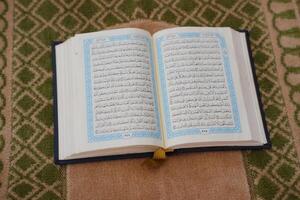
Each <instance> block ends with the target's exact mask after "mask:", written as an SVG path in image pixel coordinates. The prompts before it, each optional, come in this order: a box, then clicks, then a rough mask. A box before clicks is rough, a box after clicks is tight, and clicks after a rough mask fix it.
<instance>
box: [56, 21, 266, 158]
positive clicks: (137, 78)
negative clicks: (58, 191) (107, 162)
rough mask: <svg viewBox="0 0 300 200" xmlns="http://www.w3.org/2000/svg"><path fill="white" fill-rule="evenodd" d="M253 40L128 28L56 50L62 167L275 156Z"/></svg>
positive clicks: (228, 33) (202, 31)
mask: <svg viewBox="0 0 300 200" xmlns="http://www.w3.org/2000/svg"><path fill="white" fill-rule="evenodd" d="M246 35H247V34H246V33H245V32H237V31H235V30H233V29H230V28H206V27H203V28H200V27H178V28H170V29H165V30H162V31H159V32H156V33H155V34H153V35H150V33H148V32H147V31H145V30H142V29H136V28H122V29H115V30H107V31H100V32H94V33H84V34H77V35H75V36H74V37H72V38H70V39H68V40H66V41H65V42H63V43H59V44H56V45H54V47H53V64H54V83H55V88H54V91H55V98H54V107H55V108H56V111H55V113H56V115H55V116H56V118H55V161H56V163H58V164H64V163H72V162H80V161H85V160H89V159H99V157H100V159H101V158H102V159H107V158H116V157H114V156H116V155H119V157H120V158H122V157H128V155H129V157H130V156H134V157H135V156H141V155H142V156H143V155H144V154H138V153H145V152H153V151H155V150H156V149H158V148H164V149H173V150H175V151H180V150H178V149H181V151H184V150H185V149H191V148H198V147H204V149H207V147H213V148H219V149H226V148H227V149H245V148H246V149H251V147H252V148H262V147H269V146H270V143H269V138H268V134H267V129H266V125H265V122H264V117H263V113H262V112H261V105H260V103H259V101H260V100H259V98H258V96H257V95H258V92H257V88H256V82H255V73H253V71H252V70H253V69H252V67H251V56H249V48H248V45H247V37H246ZM220 147H222V148H220ZM223 147H224V148H223ZM120 155H121V156H120ZM148 155H149V154H148ZM107 156H113V157H107ZM95 157H96V158H95Z"/></svg>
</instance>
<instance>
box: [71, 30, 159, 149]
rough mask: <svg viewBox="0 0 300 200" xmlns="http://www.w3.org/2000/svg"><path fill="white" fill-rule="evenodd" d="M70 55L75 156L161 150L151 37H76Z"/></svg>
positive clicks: (119, 33) (120, 33)
mask: <svg viewBox="0 0 300 200" xmlns="http://www.w3.org/2000/svg"><path fill="white" fill-rule="evenodd" d="M70 52H71V54H72V55H71V57H72V61H73V62H72V64H73V66H72V68H73V69H72V73H71V74H72V77H73V80H75V81H73V82H72V85H73V88H75V89H74V92H73V93H72V95H73V96H72V97H71V98H72V99H74V102H73V105H74V107H73V109H74V110H75V109H76V111H78V114H77V115H73V116H72V118H73V119H72V121H73V122H74V125H73V126H74V127H75V128H74V133H73V134H74V135H76V137H75V138H74V139H75V141H74V143H75V144H74V145H75V150H74V153H81V152H85V151H93V150H101V149H108V148H116V147H128V146H133V145H139V146H143V145H152V146H161V145H162V140H161V135H160V125H159V122H160V120H159V113H158V105H157V99H156V86H155V80H154V63H153V60H152V56H153V52H152V41H151V36H150V34H149V33H148V32H146V31H143V30H141V29H131V28H130V29H120V30H109V31H101V32H95V33H88V34H79V35H76V37H74V38H73V39H72V45H71V49H70ZM124 153H128V152H125V151H124Z"/></svg>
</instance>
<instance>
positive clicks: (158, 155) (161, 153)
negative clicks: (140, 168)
mask: <svg viewBox="0 0 300 200" xmlns="http://www.w3.org/2000/svg"><path fill="white" fill-rule="evenodd" d="M172 151H173V149H164V148H159V149H157V150H156V151H154V153H153V159H154V160H164V159H166V158H167V155H166V152H172Z"/></svg>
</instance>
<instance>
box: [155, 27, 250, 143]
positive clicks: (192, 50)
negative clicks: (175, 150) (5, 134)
mask: <svg viewBox="0 0 300 200" xmlns="http://www.w3.org/2000/svg"><path fill="white" fill-rule="evenodd" d="M153 39H154V44H155V49H156V51H157V64H158V68H159V75H160V83H161V85H160V86H161V90H160V93H161V94H162V95H161V96H162V101H163V107H164V109H163V113H162V115H163V118H164V130H165V134H166V145H167V146H168V147H169V146H174V145H179V144H184V143H197V142H198V143H199V142H216V143H217V142H219V141H224V142H226V141H228V142H234V141H247V140H250V139H251V133H250V131H249V126H248V119H247V114H246V112H245V105H244V103H243V102H244V101H243V96H242V95H241V94H242V93H241V88H240V82H239V73H238V69H237V64H236V62H235V59H236V58H235V54H234V51H233V46H232V44H233V42H232V40H231V37H230V29H229V28H199V27H180V28H172V29H166V30H163V31H159V32H157V33H156V34H154V36H153ZM224 144H225V145H226V143H224Z"/></svg>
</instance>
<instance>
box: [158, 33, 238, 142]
mask: <svg viewBox="0 0 300 200" xmlns="http://www.w3.org/2000/svg"><path fill="white" fill-rule="evenodd" d="M173 34H175V35H177V36H179V37H181V38H195V37H203V35H205V34H206V35H207V34H209V35H213V36H216V37H217V38H218V40H219V44H220V46H221V48H222V57H223V62H224V68H225V76H226V81H227V86H228V89H229V93H230V99H231V106H232V112H233V120H234V124H235V126H234V127H211V128H206V129H205V128H186V129H182V130H177V131H174V130H173V128H172V122H171V114H170V108H169V93H168V90H167V81H166V75H165V70H164V68H165V66H164V62H163V57H162V48H161V45H162V42H163V41H164V40H165V39H166V37H165V36H161V37H159V38H157V39H156V44H157V45H156V50H157V60H158V67H159V78H160V80H161V81H160V83H161V90H162V94H163V95H162V99H163V109H164V110H163V111H164V114H165V122H164V123H165V125H166V131H167V138H170V139H171V138H175V137H180V136H187V135H199V134H201V133H202V131H203V133H204V134H207V133H208V134H209V133H211V134H216V133H240V132H241V125H240V115H239V110H238V106H237V101H236V94H235V89H234V85H233V80H232V73H231V66H230V62H229V57H228V54H227V46H226V42H225V39H224V37H223V36H221V35H220V34H218V33H199V32H180V33H173ZM206 131H207V132H206Z"/></svg>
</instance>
